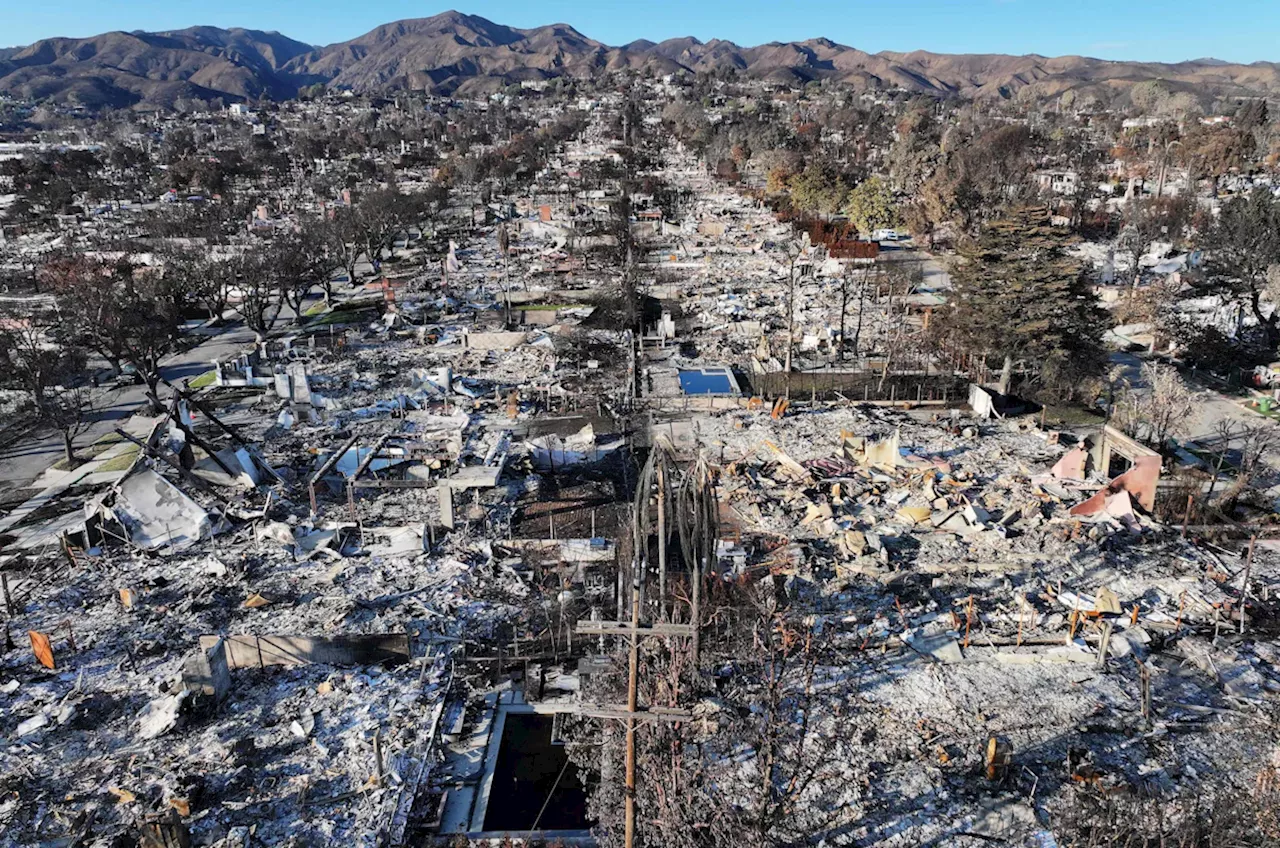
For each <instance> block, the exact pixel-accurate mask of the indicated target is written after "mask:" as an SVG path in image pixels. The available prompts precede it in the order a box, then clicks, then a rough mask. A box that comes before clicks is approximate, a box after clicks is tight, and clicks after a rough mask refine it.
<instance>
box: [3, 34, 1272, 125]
mask: <svg viewBox="0 0 1280 848" xmlns="http://www.w3.org/2000/svg"><path fill="white" fill-rule="evenodd" d="M730 68H732V69H734V70H736V71H737V72H738V73H740V74H741V75H744V76H747V77H751V78H757V79H762V80H766V81H772V82H777V83H786V84H803V83H805V82H809V81H811V80H822V79H830V80H834V81H837V82H840V83H843V84H847V85H851V86H854V87H857V88H860V89H906V90H908V91H914V92H920V93H923V94H931V95H937V96H949V97H962V98H1008V97H1014V96H1017V95H1018V94H1019V92H1023V91H1024V89H1028V88H1029V89H1031V91H1030V92H1029V93H1030V94H1031V95H1034V96H1039V97H1053V96H1057V95H1059V94H1062V93H1064V92H1066V91H1076V92H1078V93H1080V94H1091V93H1104V92H1105V93H1109V94H1114V93H1117V92H1123V91H1124V90H1126V89H1127V88H1129V87H1131V86H1132V85H1134V84H1135V83H1138V82H1141V81H1143V80H1151V79H1160V80H1163V81H1164V82H1165V84H1166V85H1167V86H1168V87H1169V88H1170V89H1172V90H1185V91H1189V92H1191V93H1193V94H1197V95H1200V96H1206V97H1212V96H1267V95H1280V64H1278V63H1275V62H1255V63H1253V64H1249V65H1240V64H1231V63H1227V62H1221V61H1218V60H1215V59H1197V60H1193V61H1187V62H1179V63H1176V64H1160V63H1151V62H1116V61H1107V60H1103V59H1090V58H1086V57H1082V56H1062V57H1056V58H1049V57H1045V56H1037V55H1026V56H1005V55H998V54H981V55H978V54H969V55H945V54H938V53H927V52H923V51H915V52H911V53H893V52H881V53H865V52H863V51H861V50H857V49H855V48H852V47H846V46H844V45H841V44H836V43H835V42H832V41H830V40H828V39H825V38H816V39H809V40H806V41H797V42H787V43H779V42H771V43H769V44H762V45H760V46H758V47H740V46H738V45H737V44H734V43H733V42H730V41H722V40H719V39H712V40H711V41H708V42H705V43H704V42H701V41H699V40H697V39H695V38H673V39H668V40H666V41H662V42H659V43H654V42H652V41H645V40H641V41H633V42H631V43H630V44H626V45H623V46H621V47H611V46H609V45H606V44H603V43H601V42H599V41H595V40H593V39H591V38H588V37H587V36H585V35H583V34H582V33H580V32H578V31H577V30H576V29H574V28H573V27H571V26H568V25H567V24H551V25H548V26H541V27H534V28H532V29H516V28H514V27H508V26H504V25H502V24H497V23H494V22H492V21H489V20H486V19H484V18H481V17H478V16H475V15H466V14H462V13H460V12H445V13H443V14H440V15H436V16H434V17H430V18H417V19H413V20H404V21H397V22H395V23H389V24H384V25H383V26H380V27H378V28H376V29H374V30H372V31H371V32H368V33H365V34H364V35H362V36H360V37H359V38H355V39H352V40H351V41H344V42H341V43H339V44H331V45H328V46H327V47H316V46H313V45H309V44H304V43H302V42H300V41H295V40H293V39H291V38H288V37H286V36H284V35H281V34H279V33H276V32H261V31H258V30H250V29H239V28H232V29H219V28H216V27H203V26H202V27H191V28H189V29H184V30H176V31H170V32H109V33H104V34H102V35H97V36H93V37H91V38H48V39H44V40H42V41H39V42H36V43H35V44H32V45H29V46H26V47H11V48H4V49H0V95H8V96H11V97H15V98H20V99H27V100H48V101H53V102H56V103H61V104H72V105H76V104H78V105H84V106H88V107H100V106H116V107H121V106H135V105H143V106H170V105H172V104H173V102H174V101H175V100H177V99H179V98H183V97H188V98H196V97H198V98H203V99H211V98H214V97H221V98H223V99H224V100H228V101H236V100H252V99H257V98H259V97H261V96H263V95H265V96H267V97H270V98H275V99H282V98H287V97H292V96H294V95H295V94H296V93H297V91H298V89H299V88H300V87H303V86H307V85H312V84H314V83H323V84H325V85H326V86H330V87H340V88H350V89H352V90H354V91H357V92H369V93H377V92H391V91H397V90H403V89H413V90H423V91H429V92H432V93H438V94H463V95H466V94H482V93H485V92H488V91H493V90H497V89H498V88H501V87H503V86H506V85H509V84H511V83H513V82H520V81H525V80H546V79H553V78H555V77H559V76H572V77H592V76H597V75H600V74H603V73H607V72H610V71H618V70H624V69H633V70H636V71H640V72H643V73H649V74H668V73H674V72H678V71H681V70H688V71H719V70H725V69H730Z"/></svg>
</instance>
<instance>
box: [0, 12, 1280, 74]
mask: <svg viewBox="0 0 1280 848" xmlns="http://www.w3.org/2000/svg"><path fill="white" fill-rule="evenodd" d="M450 8H457V9H459V10H460V11H464V12H468V13H471V14H477V15H482V16H484V17H487V18H489V19H491V20H494V21H497V22H499V23H504V24H509V25H511V26H519V27H528V26H536V25H539V24H547V23H569V24H572V25H573V26H575V27H576V28H577V29H578V30H580V31H581V32H582V33H583V34H585V35H588V36H590V37H592V38H595V39H598V40H600V41H603V42H605V43H607V44H615V45H616V44H623V43H626V42H628V41H631V40H634V39H636V38H648V39H651V40H653V41H660V40H662V39H664V38H672V37H676V36H685V35H693V36H696V37H698V38H700V39H702V40H704V41H705V40H707V39H710V38H715V37H719V38H727V39H729V40H731V41H736V42H737V43H739V44H742V45H754V44H761V43H764V42H767V41H790V40H800V39H804V38H813V37H818V36H825V37H827V38H830V39H832V40H833V41H838V42H840V43H842V44H849V45H852V46H854V47H858V48H861V49H863V50H868V51H871V52H875V51H878V50H904V51H905V50H916V49H920V50H931V51H934V52H939V53H1040V54H1043V55H1049V56H1056V55H1063V54H1082V55H1087V56H1097V57H1100V58H1104V59H1139V60H1146V61H1178V60H1180V59H1195V58H1200V57H1204V56H1213V57H1215V58H1219V59H1225V60H1228V61H1236V62H1252V61H1257V60H1266V61H1280V5H1278V2H1277V0H1233V2H1231V3H1230V4H1229V5H1227V4H1224V5H1223V6H1212V5H1210V4H1208V3H1206V2H1204V0H1068V2H1062V0H898V2H874V3H873V2H866V0H846V2H829V0H774V1H773V2H765V0H645V2H639V0H624V2H610V0H594V2H592V0H542V2H536V3H533V2H529V0H522V2H514V0H473V2H470V3H468V4H466V5H461V4H460V3H459V4H447V3H446V4H436V3H430V2H428V3H423V2H420V0H419V2H409V0H363V2H352V0H302V2H284V0H217V2H212V3H211V2H208V0H202V2H195V0H107V2H103V0H0V45H16V44H28V43H30V42H32V41H36V40H38V39H41V38H47V37H50V36H56V35H65V36H86V35H95V34H97V33H100V32H105V31H107V30H113V29H123V30H131V29H149V30H158V29H177V28H181V27H185V26H191V25H193V24H211V25H214V26H244V27H250V28H254V29H265V30H272V29H274V30H278V31H280V32H282V33H284V34H285V35H288V36H290V37H292V38H297V39H299V40H301V41H306V42H309V43H312V44H330V43H333V42H336V41H345V40H347V39H349V38H354V37H356V36H358V35H361V34H363V33H365V32H367V31H368V30H370V29H372V28H373V27H375V26H377V25H378V24H382V23H387V22H390V21H394V20H399V19H401V18H415V17H426V16H428V15H432V14H436V13H437V12H441V11H445V10H446V9H450ZM1227 8H1229V10H1230V15H1229V16H1227V15H1226V14H1224V12H1225V11H1226V9H1227Z"/></svg>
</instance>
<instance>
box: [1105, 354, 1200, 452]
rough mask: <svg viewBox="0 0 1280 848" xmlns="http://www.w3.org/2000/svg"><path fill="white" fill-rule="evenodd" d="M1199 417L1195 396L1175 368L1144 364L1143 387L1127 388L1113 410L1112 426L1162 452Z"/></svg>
mask: <svg viewBox="0 0 1280 848" xmlns="http://www.w3.org/2000/svg"><path fill="white" fill-rule="evenodd" d="M1195 413H1196V395H1195V392H1194V391H1193V390H1192V388H1191V387H1190V386H1189V385H1188V384H1187V382H1186V381H1185V380H1183V379H1182V375H1180V374H1179V373H1178V369H1176V368H1174V367H1173V366H1172V365H1162V364H1159V363H1150V362H1148V363H1144V364H1143V366H1142V385H1141V386H1133V385H1126V386H1125V387H1124V388H1122V389H1121V391H1120V396H1119V398H1118V400H1117V402H1116V404H1115V407H1114V408H1113V410H1112V415H1111V418H1112V423H1114V424H1115V425H1116V426H1117V427H1119V428H1120V429H1121V430H1124V431H1125V432H1126V433H1128V434H1129V435H1131V436H1133V437H1134V438H1135V439H1142V440H1143V441H1145V442H1147V443H1148V444H1150V445H1153V446H1155V447H1157V448H1163V447H1164V445H1165V443H1166V442H1167V441H1168V440H1169V439H1170V438H1171V437H1172V436H1176V435H1180V434H1182V433H1184V432H1185V431H1186V428H1187V425H1189V424H1190V423H1191V421H1192V420H1193V419H1194V417H1195Z"/></svg>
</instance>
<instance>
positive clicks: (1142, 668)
mask: <svg viewBox="0 0 1280 848" xmlns="http://www.w3.org/2000/svg"><path fill="white" fill-rule="evenodd" d="M1138 681H1139V683H1140V684H1141V686H1142V718H1143V720H1144V721H1145V722H1146V723H1147V730H1150V729H1151V723H1152V722H1151V719H1152V716H1151V669H1149V668H1148V667H1147V664H1146V663H1144V662H1143V661H1142V660H1138Z"/></svg>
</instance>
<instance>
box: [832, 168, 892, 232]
mask: <svg viewBox="0 0 1280 848" xmlns="http://www.w3.org/2000/svg"><path fill="white" fill-rule="evenodd" d="M844 214H845V215H848V216H849V221H850V222H851V223H852V224H853V225H854V226H855V227H857V228H858V232H860V233H872V232H875V231H876V230H879V229H883V228H885V227H895V226H897V225H898V207H897V204H896V203H895V202H894V199H893V192H892V191H890V189H889V185H888V183H886V182H885V181H884V180H882V179H880V178H879V177H871V178H870V179H866V180H863V181H862V182H860V183H858V184H857V185H856V186H854V188H853V191H851V192H849V198H848V200H846V201H845V206H844Z"/></svg>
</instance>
